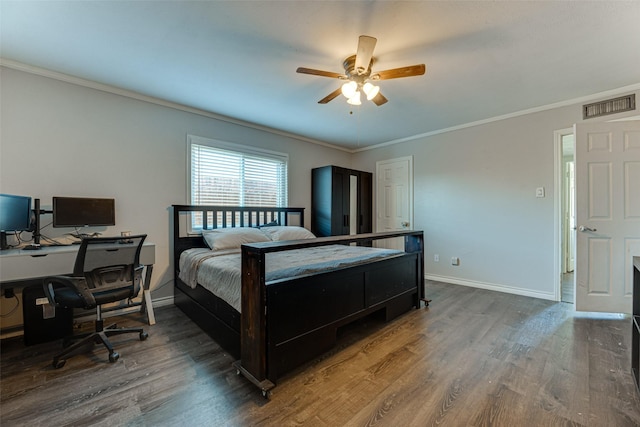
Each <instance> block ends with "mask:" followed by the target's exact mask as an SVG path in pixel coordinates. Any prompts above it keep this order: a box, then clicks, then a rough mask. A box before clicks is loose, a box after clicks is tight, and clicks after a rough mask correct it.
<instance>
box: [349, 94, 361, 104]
mask: <svg viewBox="0 0 640 427" xmlns="http://www.w3.org/2000/svg"><path fill="white" fill-rule="evenodd" d="M347 104H351V105H361V104H362V102H360V91H356V93H355V94H354V95H353V96H352V97H351V98H349V100H348V101H347Z"/></svg>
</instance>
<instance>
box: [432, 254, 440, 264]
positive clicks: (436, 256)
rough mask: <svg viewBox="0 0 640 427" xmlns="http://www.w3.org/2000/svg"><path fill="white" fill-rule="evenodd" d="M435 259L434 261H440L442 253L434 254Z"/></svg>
mask: <svg viewBox="0 0 640 427" xmlns="http://www.w3.org/2000/svg"><path fill="white" fill-rule="evenodd" d="M433 261H434V262H440V255H438V254H434V255H433Z"/></svg>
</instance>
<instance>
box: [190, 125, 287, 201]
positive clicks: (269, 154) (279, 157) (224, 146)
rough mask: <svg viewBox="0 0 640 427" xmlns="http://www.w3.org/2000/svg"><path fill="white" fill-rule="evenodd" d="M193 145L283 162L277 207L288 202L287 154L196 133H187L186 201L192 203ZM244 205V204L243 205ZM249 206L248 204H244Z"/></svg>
mask: <svg viewBox="0 0 640 427" xmlns="http://www.w3.org/2000/svg"><path fill="white" fill-rule="evenodd" d="M193 145H201V146H206V147H210V148H212V149H218V150H223V151H230V152H233V153H235V154H240V155H246V156H251V157H258V158H264V159H269V160H276V161H280V162H283V163H284V170H285V175H286V176H285V178H284V180H283V185H284V189H283V194H282V195H281V196H282V199H283V200H282V202H281V203H282V206H277V207H286V206H287V205H288V203H289V154H287V153H281V152H278V151H273V150H266V149H263V148H259V147H254V146H250V145H243V144H237V143H233V142H227V141H221V140H217V139H211V138H206V137H202V136H197V135H187V168H186V169H187V180H186V181H187V203H188V204H190V205H192V204H194V203H193V194H192V182H191V180H192V168H191V164H192V147H193ZM243 206H245V205H243ZM246 206H249V205H246Z"/></svg>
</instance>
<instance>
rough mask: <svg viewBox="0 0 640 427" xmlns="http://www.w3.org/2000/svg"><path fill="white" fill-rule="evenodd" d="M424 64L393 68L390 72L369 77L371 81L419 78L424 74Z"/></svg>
mask: <svg viewBox="0 0 640 427" xmlns="http://www.w3.org/2000/svg"><path fill="white" fill-rule="evenodd" d="M426 69H427V68H426V67H425V66H424V64H419V65H411V66H409V67H400V68H394V69H391V70H385V71H378V72H376V73H374V74H373V75H372V76H371V79H372V80H389V79H399V78H401V77H412V76H421V75H423V74H424V73H425V71H426Z"/></svg>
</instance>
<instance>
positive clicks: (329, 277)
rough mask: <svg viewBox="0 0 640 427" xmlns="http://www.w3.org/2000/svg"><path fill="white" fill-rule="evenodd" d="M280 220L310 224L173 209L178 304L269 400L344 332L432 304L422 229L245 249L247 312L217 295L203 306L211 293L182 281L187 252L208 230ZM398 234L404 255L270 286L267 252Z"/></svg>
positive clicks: (253, 213)
mask: <svg viewBox="0 0 640 427" xmlns="http://www.w3.org/2000/svg"><path fill="white" fill-rule="evenodd" d="M273 221H276V222H277V223H278V224H280V225H299V226H304V209H303V208H255V207H241V208H239V207H228V206H189V205H173V260H174V263H175V264H174V266H175V269H174V271H175V281H176V282H175V283H176V286H175V295H176V296H175V304H176V305H177V306H178V307H179V308H180V309H181V310H183V311H184V312H185V313H186V314H187V315H188V316H189V317H190V318H191V319H192V320H193V321H194V322H196V323H197V324H198V325H199V326H200V327H201V328H202V329H203V330H205V331H206V332H207V333H209V334H210V335H211V336H212V337H214V338H215V339H216V341H217V342H218V343H219V344H220V345H221V346H222V347H223V348H224V349H226V350H227V351H229V352H230V353H231V354H232V355H234V357H238V356H239V357H240V360H238V361H237V362H235V363H234V366H235V367H236V368H237V370H238V372H239V373H242V374H243V375H244V376H245V377H247V378H248V379H249V380H250V381H251V382H253V383H254V384H255V385H257V386H258V387H259V388H260V389H261V390H262V393H263V395H265V396H268V395H269V393H270V390H271V389H272V388H273V387H274V386H275V381H276V379H277V378H278V377H279V376H281V375H282V374H284V373H285V372H287V371H290V370H291V369H293V368H295V367H296V366H298V365H300V364H302V363H304V362H306V361H309V360H311V359H313V358H314V357H317V356H319V355H320V354H322V353H323V352H325V351H327V350H328V349H330V348H331V347H332V346H333V344H334V342H335V339H336V331H337V328H339V327H341V326H343V325H345V324H347V323H349V322H352V321H354V320H356V319H358V318H361V317H363V316H366V315H368V314H370V313H373V312H375V311H384V313H385V315H386V318H387V320H389V319H392V318H394V317H396V316H398V315H400V314H402V313H404V312H406V311H408V310H410V309H411V308H414V307H415V308H418V307H420V304H421V301H425V303H426V299H425V295H424V236H423V232H422V231H398V232H384V233H370V234H360V235H354V236H334V237H321V238H317V239H307V240H296V241H285V242H282V241H280V242H267V243H254V244H245V245H242V261H241V262H242V290H241V292H242V295H241V301H242V314H241V315H240V313H237V312H236V311H235V310H233V309H232V308H231V307H230V306H228V307H221V306H224V305H226V303H224V302H223V301H221V300H220V301H217V300H216V298H215V297H213V299H208V297H205V298H207V300H206V301H203V300H204V298H203V292H200V291H204V290H203V289H201V288H200V287H197V288H196V289H195V290H192V289H190V288H189V287H187V286H186V285H184V284H183V283H182V282H181V281H180V280H179V278H178V273H179V271H178V266H179V259H180V254H181V253H182V252H183V251H184V250H186V249H189V248H198V247H205V244H204V241H203V238H202V235H201V230H202V229H203V228H204V229H213V228H220V227H255V226H260V225H264V224H268V223H271V222H273ZM397 237H402V238H403V239H404V253H402V254H400V255H397V256H395V257H392V258H387V259H383V260H378V261H373V262H368V263H364V264H361V265H357V266H352V267H346V268H339V269H335V270H331V271H325V272H321V273H318V274H312V275H307V276H304V277H302V278H295V279H287V280H282V281H274V282H270V283H268V284H267V283H266V282H265V255H266V254H267V253H270V252H279V251H286V250H292V249H300V248H306V247H312V246H324V245H332V244H352V243H353V244H357V245H362V246H372V245H373V242H374V241H376V240H381V239H390V238H397ZM204 293H206V292H204ZM218 307H221V308H224V310H222V311H220V310H219V308H218ZM229 310H231V311H229ZM237 316H239V317H240V320H239V327H238V322H237ZM234 319H235V320H234ZM238 353H239V354H238Z"/></svg>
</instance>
